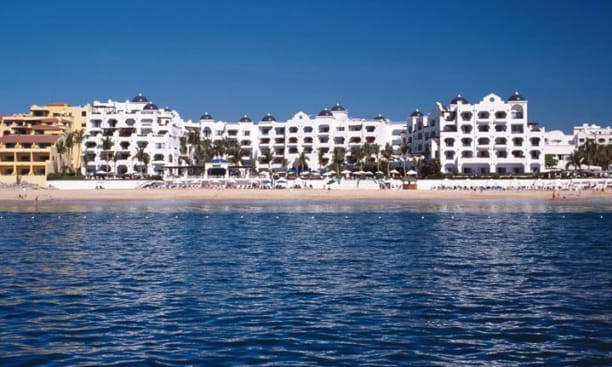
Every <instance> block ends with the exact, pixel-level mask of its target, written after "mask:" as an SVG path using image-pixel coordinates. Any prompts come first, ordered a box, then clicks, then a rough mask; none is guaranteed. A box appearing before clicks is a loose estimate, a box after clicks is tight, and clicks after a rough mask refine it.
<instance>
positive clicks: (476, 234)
mask: <svg viewBox="0 0 612 367" xmlns="http://www.w3.org/2000/svg"><path fill="white" fill-rule="evenodd" d="M0 229H1V231H2V232H1V233H2V236H1V238H0V365H1V366H33V365H49V366H79V365H83V366H84V365H87V366H91V365H113V366H132V365H133V366H141V365H159V366H191V365H194V366H200V365H202V366H237V365H249V366H251V365H258V366H398V365H403V366H461V365H469V366H479V365H480V366H505V365H508V366H514V365H528V366H529V365H534V366H536V365H537V366H541V365H562V366H567V365H570V366H571V365H576V366H578V365H579V366H610V365H612V320H611V318H612V203H611V202H609V201H608V202H588V201H586V202H561V201H559V202H553V201H522V200H517V201H512V200H499V201H464V202H459V201H431V202H403V203H394V202H381V203H372V202H360V201H355V202H341V203H331V204H324V203H315V202H299V201H294V202H293V201H288V202H251V203H202V202H179V201H163V202H136V201H133V202H132V201H125V202H121V203H104V202H99V203H96V202H93V203H89V202H88V203H86V202H83V203H79V202H73V203H68V202H67V203H64V204H61V203H54V204H53V205H48V204H45V203H44V202H41V203H40V204H39V205H38V206H35V207H33V206H31V205H29V204H28V205H26V204H21V203H19V204H16V205H14V206H4V207H1V208H0Z"/></svg>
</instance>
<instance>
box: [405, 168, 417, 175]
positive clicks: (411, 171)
mask: <svg viewBox="0 0 612 367" xmlns="http://www.w3.org/2000/svg"><path fill="white" fill-rule="evenodd" d="M406 174H407V175H416V174H417V172H416V171H415V170H413V169H411V170H410V171H408V172H406Z"/></svg>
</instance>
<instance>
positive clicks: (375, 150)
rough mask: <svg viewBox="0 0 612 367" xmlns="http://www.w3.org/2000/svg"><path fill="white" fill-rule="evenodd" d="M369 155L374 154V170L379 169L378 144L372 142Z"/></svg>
mask: <svg viewBox="0 0 612 367" xmlns="http://www.w3.org/2000/svg"><path fill="white" fill-rule="evenodd" d="M370 150H371V155H372V156H374V157H373V159H374V161H375V163H376V172H378V171H380V153H381V152H380V145H378V144H372V145H371V146H370Z"/></svg>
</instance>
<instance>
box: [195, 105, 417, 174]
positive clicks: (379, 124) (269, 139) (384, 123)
mask: <svg viewBox="0 0 612 367" xmlns="http://www.w3.org/2000/svg"><path fill="white" fill-rule="evenodd" d="M186 126H187V128H188V129H194V128H198V129H199V130H200V135H201V137H203V138H207V139H210V140H211V141H215V140H219V139H224V138H225V139H228V140H230V141H234V142H237V143H238V144H239V145H240V146H241V148H242V149H244V150H245V152H246V154H245V156H244V157H243V163H244V164H245V165H250V160H251V159H254V160H255V161H256V167H257V168H268V166H270V168H272V169H280V168H281V167H282V166H283V161H284V160H286V161H287V163H288V164H287V165H288V167H287V168H291V167H296V166H297V163H296V162H297V159H298V157H299V155H300V153H301V152H305V153H306V155H307V156H308V158H309V159H308V166H309V167H310V168H312V169H318V168H321V167H323V166H325V164H323V162H319V151H320V150H321V151H322V152H323V157H324V158H327V163H328V164H329V162H331V159H332V154H333V151H334V149H335V148H338V147H341V148H344V149H346V153H347V156H348V155H349V154H348V153H349V149H350V147H351V146H359V145H363V144H365V143H368V144H378V145H379V146H380V148H381V150H382V149H383V148H384V146H385V144H386V143H391V144H392V145H393V148H394V150H395V153H398V150H399V145H400V144H401V142H402V139H403V138H404V136H405V128H406V126H405V123H404V122H391V121H389V120H388V119H386V118H385V117H383V116H382V115H380V114H379V115H378V116H376V117H374V118H372V119H359V118H353V117H349V115H348V111H347V110H346V109H345V108H344V107H342V106H341V105H340V104H336V105H335V106H333V107H332V108H330V109H327V108H326V109H323V110H322V111H321V112H319V114H318V115H317V116H311V115H308V114H306V113H304V112H298V113H296V114H295V115H293V117H291V118H290V119H289V120H287V121H277V120H276V118H275V117H274V116H273V115H272V114H270V113H268V114H266V115H265V116H263V117H262V118H261V119H260V120H259V121H258V122H254V121H252V120H251V118H249V117H248V116H246V115H245V116H243V117H242V118H241V119H240V120H239V121H237V122H223V121H215V120H214V119H213V117H212V116H211V115H210V114H208V113H205V114H203V115H202V117H201V118H200V121H199V123H192V122H188V123H187V125H186ZM268 151H271V152H273V159H272V162H270V163H269V164H268V163H263V159H262V156H263V155H264V154H265V153H266V152H268Z"/></svg>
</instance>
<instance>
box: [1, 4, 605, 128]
mask: <svg viewBox="0 0 612 367" xmlns="http://www.w3.org/2000/svg"><path fill="white" fill-rule="evenodd" d="M0 14H2V28H3V30H2V32H0V45H2V56H1V57H0V113H4V114H7V113H14V112H25V111H27V110H28V108H29V106H30V105H32V104H39V105H40V104H45V103H47V102H52V101H65V102H68V103H71V104H75V105H76V104H86V103H89V102H91V101H92V100H94V99H98V100H107V99H115V100H125V99H129V98H131V97H132V96H134V95H136V94H137V93H139V92H142V93H143V94H145V95H146V96H147V97H148V98H149V99H150V100H152V101H153V102H155V103H157V104H158V105H159V106H160V107H162V106H163V107H165V106H170V107H172V108H174V109H176V110H178V111H179V112H180V113H181V115H182V116H183V117H184V118H186V119H197V118H198V117H199V116H200V115H201V114H202V113H203V112H205V111H206V112H210V113H211V114H212V115H213V116H214V117H215V118H217V119H222V120H228V121H236V120H237V119H239V118H240V116H242V115H243V114H245V113H246V114H248V115H249V116H251V117H252V118H253V119H254V120H258V119H260V118H261V117H262V116H263V115H264V114H265V113H266V112H271V113H272V114H274V115H275V116H276V117H277V119H283V120H284V119H287V118H289V117H291V116H292V115H293V114H294V113H295V112H297V111H299V110H303V111H305V112H307V113H310V114H316V113H318V112H319V111H320V110H321V109H322V108H324V107H330V106H332V105H333V104H335V103H336V102H340V103H341V104H343V105H344V106H345V107H347V108H348V109H349V113H350V115H352V116H356V117H373V116H375V115H376V114H378V113H383V114H384V115H385V116H387V117H389V118H391V119H393V120H405V119H406V117H407V116H408V115H409V114H410V113H411V112H412V111H413V110H414V109H416V108H420V109H421V110H423V111H430V110H431V108H432V106H433V104H434V102H435V101H441V102H443V103H448V102H449V101H450V100H451V99H452V98H453V97H454V96H455V95H456V94H457V93H461V94H462V95H464V96H466V97H467V98H468V100H469V101H470V102H474V101H476V100H479V99H481V98H482V97H484V96H485V95H486V94H488V93H490V92H494V93H497V94H499V95H501V96H502V97H504V98H507V97H508V96H509V95H510V94H512V93H513V92H514V91H515V90H518V91H520V92H521V93H522V94H523V95H524V96H525V97H526V98H527V99H528V101H529V102H530V104H529V109H530V111H529V119H530V120H531V121H538V122H541V123H542V124H543V125H544V126H545V127H546V128H547V129H548V130H552V129H563V130H565V131H566V132H569V131H570V130H571V127H572V126H574V125H576V124H578V123H582V122H590V123H599V124H602V125H610V120H611V118H610V113H609V106H610V105H611V104H612V48H611V45H612V22H611V21H609V18H610V14H612V1H585V2H580V1H546V0H540V1H486V2H485V1H470V0H463V1H392V0H388V1H384V0H378V1H376V0H373V1H335V0H327V1H317V0H302V1H300V0H295V1H286V0H285V1H280V0H279V1H266V0H260V1H223V2H221V1H214V2H213V1H178V0H177V1H172V2H171V1H155V0H148V1H114V0H109V1H104V2H96V1H28V0H20V1H17V0H14V1H12V0H9V1H8V2H3V4H2V7H1V8H0Z"/></svg>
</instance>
